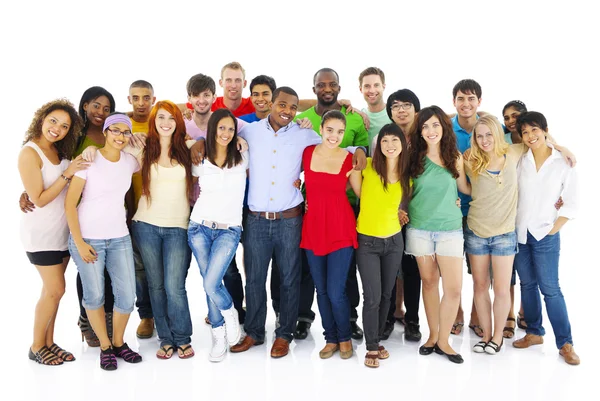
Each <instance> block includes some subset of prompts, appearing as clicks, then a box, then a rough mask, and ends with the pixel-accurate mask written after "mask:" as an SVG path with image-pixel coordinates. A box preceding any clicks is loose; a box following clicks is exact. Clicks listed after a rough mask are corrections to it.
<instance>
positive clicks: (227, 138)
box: [215, 117, 235, 148]
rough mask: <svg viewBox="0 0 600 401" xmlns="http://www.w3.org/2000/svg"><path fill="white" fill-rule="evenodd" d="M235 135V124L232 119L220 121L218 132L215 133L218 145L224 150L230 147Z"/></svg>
mask: <svg viewBox="0 0 600 401" xmlns="http://www.w3.org/2000/svg"><path fill="white" fill-rule="evenodd" d="M234 135H235V123H234V122H233V119H232V118H231V117H225V118H222V119H220V120H219V122H218V124H217V132H216V133H215V136H216V137H215V139H216V141H215V142H216V143H217V145H219V146H222V147H224V148H226V147H227V145H229V143H230V142H231V140H232V139H233V137H234Z"/></svg>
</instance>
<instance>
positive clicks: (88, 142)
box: [73, 134, 104, 158]
mask: <svg viewBox="0 0 600 401" xmlns="http://www.w3.org/2000/svg"><path fill="white" fill-rule="evenodd" d="M84 135H85V134H84ZM88 146H95V147H97V148H98V149H100V148H102V147H104V145H100V144H99V143H96V142H94V141H93V140H92V139H91V138H90V137H89V136H87V135H86V136H85V138H83V141H82V142H81V144H80V145H79V147H77V149H75V154H73V158H76V157H77V156H79V155H80V154H82V153H83V151H84V150H85V148H87V147H88Z"/></svg>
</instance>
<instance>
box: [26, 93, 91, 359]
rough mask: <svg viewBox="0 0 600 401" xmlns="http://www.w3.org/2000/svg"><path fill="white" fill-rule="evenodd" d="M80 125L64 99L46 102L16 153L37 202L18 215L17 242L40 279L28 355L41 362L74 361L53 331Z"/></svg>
mask: <svg viewBox="0 0 600 401" xmlns="http://www.w3.org/2000/svg"><path fill="white" fill-rule="evenodd" d="M81 126H82V123H81V119H80V118H79V116H78V115H77V112H76V111H75V108H74V107H73V105H72V104H71V103H70V102H69V101H68V100H65V99H58V100H54V101H52V102H49V103H47V104H45V105H43V106H42V107H41V108H40V109H39V110H37V111H36V112H35V115H34V117H33V120H32V122H31V125H30V126H29V129H28V130H27V133H26V137H25V141H24V146H23V149H21V153H20V154H19V173H20V175H21V181H23V186H24V187H25V191H26V192H27V195H28V196H29V198H30V199H31V201H32V202H33V203H34V205H35V206H36V207H35V209H34V210H33V211H31V212H29V213H25V214H23V215H22V216H21V241H22V242H23V247H24V248H25V251H26V253H27V256H28V258H29V260H30V262H31V263H32V264H33V265H34V266H35V267H36V268H37V270H38V272H39V273H40V276H41V278H42V282H43V287H42V295H41V296H40V299H39V301H38V303H37V306H36V309H35V321H34V325H33V344H32V345H31V348H30V349H29V359H31V360H34V361H36V362H38V363H40V364H43V365H50V366H56V365H61V364H62V363H63V362H71V361H74V360H75V358H74V357H73V354H71V353H70V352H67V351H65V350H64V349H62V348H61V347H59V346H58V345H56V344H55V343H54V337H53V336H54V320H55V319H56V313H57V311H58V304H59V302H60V299H61V297H62V295H63V294H64V291H65V276H64V274H65V269H66V268H67V263H68V262H69V252H68V250H67V240H68V237H69V229H68V227H67V219H66V215H65V207H64V203H65V202H64V201H65V194H66V191H65V189H66V187H67V185H68V183H69V181H71V177H73V175H74V174H75V173H76V172H77V171H79V170H82V169H84V168H86V167H87V166H88V163H86V162H85V161H83V159H82V158H81V157H77V158H76V159H75V160H73V162H71V163H69V160H71V156H72V155H73V150H74V148H75V143H76V140H77V139H76V134H77V133H78V132H79V131H80V130H81Z"/></svg>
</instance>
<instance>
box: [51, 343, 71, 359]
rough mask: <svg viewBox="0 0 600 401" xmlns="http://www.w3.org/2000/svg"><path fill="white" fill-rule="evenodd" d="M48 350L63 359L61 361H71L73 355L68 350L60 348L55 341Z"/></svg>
mask: <svg viewBox="0 0 600 401" xmlns="http://www.w3.org/2000/svg"><path fill="white" fill-rule="evenodd" d="M50 352H52V353H53V354H54V355H56V356H57V357H59V358H60V359H62V360H63V362H73V361H74V360H75V357H74V356H73V354H71V353H70V352H69V351H67V350H65V349H62V348H61V347H59V346H58V345H56V343H54V344H52V345H51V346H50Z"/></svg>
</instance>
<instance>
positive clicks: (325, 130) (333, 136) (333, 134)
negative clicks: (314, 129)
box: [320, 118, 346, 149]
mask: <svg viewBox="0 0 600 401" xmlns="http://www.w3.org/2000/svg"><path fill="white" fill-rule="evenodd" d="M345 130H346V124H345V123H344V122H343V121H342V120H338V119H337V118H329V119H328V120H327V121H325V122H324V123H323V125H322V126H321V127H320V131H321V136H322V137H323V145H325V147H327V148H329V149H334V148H337V147H339V146H340V144H341V143H342V140H343V139H344V132H345Z"/></svg>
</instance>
